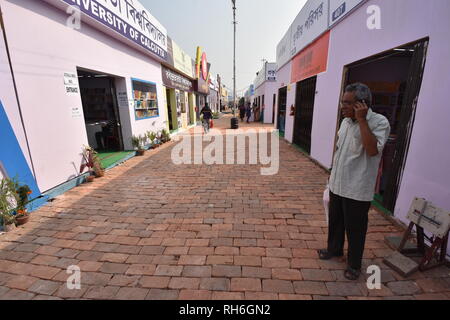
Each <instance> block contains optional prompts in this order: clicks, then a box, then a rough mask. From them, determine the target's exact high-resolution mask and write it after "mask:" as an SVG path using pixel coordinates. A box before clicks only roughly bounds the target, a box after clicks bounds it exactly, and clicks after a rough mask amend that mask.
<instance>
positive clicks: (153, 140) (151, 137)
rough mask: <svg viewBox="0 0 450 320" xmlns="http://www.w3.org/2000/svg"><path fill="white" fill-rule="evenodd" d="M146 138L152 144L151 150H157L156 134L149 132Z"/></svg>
mask: <svg viewBox="0 0 450 320" xmlns="http://www.w3.org/2000/svg"><path fill="white" fill-rule="evenodd" d="M148 138H149V139H150V141H151V143H152V147H153V148H158V145H157V144H156V143H155V140H156V133H154V132H149V133H148Z"/></svg>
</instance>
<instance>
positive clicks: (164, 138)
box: [161, 129, 171, 143]
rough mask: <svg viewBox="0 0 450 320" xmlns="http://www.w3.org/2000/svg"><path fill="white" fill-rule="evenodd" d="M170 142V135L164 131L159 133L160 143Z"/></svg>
mask: <svg viewBox="0 0 450 320" xmlns="http://www.w3.org/2000/svg"><path fill="white" fill-rule="evenodd" d="M170 140H171V138H170V133H169V132H168V131H167V130H166V129H163V130H162V131H161V141H162V142H163V143H166V142H169V141H170Z"/></svg>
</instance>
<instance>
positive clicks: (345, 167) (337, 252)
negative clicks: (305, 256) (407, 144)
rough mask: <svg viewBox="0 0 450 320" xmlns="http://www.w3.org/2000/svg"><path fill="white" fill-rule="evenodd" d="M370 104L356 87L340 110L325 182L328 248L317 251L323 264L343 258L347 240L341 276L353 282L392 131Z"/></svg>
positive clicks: (363, 87)
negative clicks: (386, 145) (328, 177)
mask: <svg viewBox="0 0 450 320" xmlns="http://www.w3.org/2000/svg"><path fill="white" fill-rule="evenodd" d="M371 105H372V93H371V92H370V89H369V87H367V86H366V85H364V84H362V83H355V84H351V85H349V86H347V87H346V88H345V92H344V95H343V98H342V101H341V107H340V111H341V113H342V116H343V117H344V120H343V121H342V124H341V127H340V129H339V132H338V142H337V146H336V152H335V156H334V160H333V169H332V171H331V176H330V180H329V188H330V203H329V222H328V248H327V249H322V250H318V254H319V258H320V259H322V260H328V259H331V258H332V257H342V256H343V255H344V241H345V236H346V235H347V241H348V255H347V268H346V270H345V271H344V276H345V278H347V279H349V280H356V279H358V278H359V276H360V274H361V263H362V257H363V253H364V246H365V241H366V233H367V228H368V216H369V215H368V213H369V209H370V205H371V201H372V200H373V197H374V190H375V184H376V179H377V174H378V168H379V164H380V160H381V156H382V153H383V148H384V146H385V144H386V141H387V139H388V137H389V134H390V130H391V128H390V125H389V121H388V120H387V119H386V118H385V117H384V116H382V115H380V114H378V113H375V112H373V111H372V110H371V108H370V107H371Z"/></svg>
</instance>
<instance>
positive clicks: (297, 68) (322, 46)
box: [291, 31, 330, 83]
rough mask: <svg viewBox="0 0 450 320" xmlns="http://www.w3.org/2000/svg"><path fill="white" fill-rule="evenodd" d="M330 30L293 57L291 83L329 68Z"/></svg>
mask: <svg viewBox="0 0 450 320" xmlns="http://www.w3.org/2000/svg"><path fill="white" fill-rule="evenodd" d="M329 43H330V31H328V32H327V33H325V34H324V35H323V36H321V37H320V38H319V39H317V40H316V41H314V42H313V43H312V44H310V45H309V46H308V47H306V48H305V49H304V50H303V51H301V52H300V53H299V54H298V55H296V56H295V57H294V59H292V73H291V83H296V82H299V81H302V80H305V79H307V78H310V77H312V76H315V75H316V74H318V73H321V72H324V71H326V70H327V63H328V47H329Z"/></svg>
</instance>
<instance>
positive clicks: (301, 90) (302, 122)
mask: <svg viewBox="0 0 450 320" xmlns="http://www.w3.org/2000/svg"><path fill="white" fill-rule="evenodd" d="M316 82H317V77H312V78H309V79H306V80H303V81H301V82H299V83H298V84H297V90H296V96H295V124H294V139H293V142H294V144H296V145H297V146H299V147H300V148H302V149H303V150H304V151H305V152H306V153H307V154H310V153H311V132H312V124H313V115H314V100H315V97H316Z"/></svg>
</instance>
